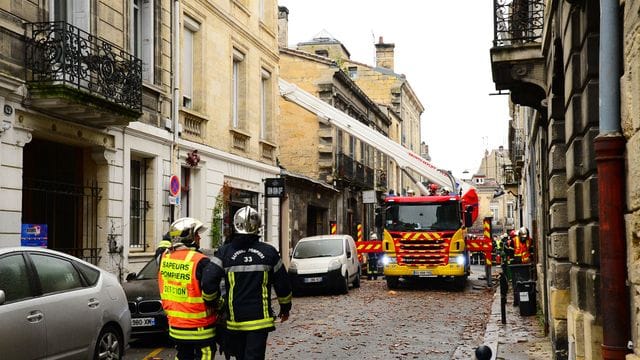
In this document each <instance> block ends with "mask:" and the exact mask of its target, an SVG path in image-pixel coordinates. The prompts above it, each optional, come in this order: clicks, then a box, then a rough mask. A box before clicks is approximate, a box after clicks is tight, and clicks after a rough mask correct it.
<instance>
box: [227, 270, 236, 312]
mask: <svg viewBox="0 0 640 360" xmlns="http://www.w3.org/2000/svg"><path fill="white" fill-rule="evenodd" d="M227 277H228V278H229V290H227V294H229V316H230V317H231V318H230V319H229V320H230V321H232V322H233V321H235V320H236V315H235V314H234V313H233V290H234V288H235V287H236V277H235V275H234V274H233V273H232V272H230V273H229V275H228V276H227Z"/></svg>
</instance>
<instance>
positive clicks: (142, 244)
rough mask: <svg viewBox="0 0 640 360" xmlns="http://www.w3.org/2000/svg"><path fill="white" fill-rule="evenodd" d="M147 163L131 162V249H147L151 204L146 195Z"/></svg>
mask: <svg viewBox="0 0 640 360" xmlns="http://www.w3.org/2000/svg"><path fill="white" fill-rule="evenodd" d="M145 169H146V161H144V160H142V161H141V160H131V209H130V215H129V247H131V248H140V249H142V250H145V249H146V245H147V241H146V231H145V230H146V218H147V211H148V210H149V202H148V201H147V199H146V193H145V184H146V177H145Z"/></svg>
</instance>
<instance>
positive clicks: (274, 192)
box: [264, 178, 285, 198]
mask: <svg viewBox="0 0 640 360" xmlns="http://www.w3.org/2000/svg"><path fill="white" fill-rule="evenodd" d="M284 193H285V187H284V179H283V178H269V179H264V196H265V197H268V198H279V197H283V196H284Z"/></svg>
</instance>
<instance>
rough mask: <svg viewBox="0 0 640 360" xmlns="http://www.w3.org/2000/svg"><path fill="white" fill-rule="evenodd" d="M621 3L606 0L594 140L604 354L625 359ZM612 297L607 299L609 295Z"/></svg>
mask: <svg viewBox="0 0 640 360" xmlns="http://www.w3.org/2000/svg"><path fill="white" fill-rule="evenodd" d="M619 21H620V3H619V1H618V0H600V53H599V57H600V59H599V62H600V65H599V66H600V69H599V76H600V79H599V97H600V99H599V100H600V108H599V116H600V118H599V130H600V134H599V135H598V136H597V137H596V139H595V141H594V148H595V155H596V166H597V171H598V217H599V227H600V230H599V237H600V239H599V241H600V299H601V300H600V306H601V309H602V322H603V324H602V326H603V329H602V332H603V341H602V357H603V359H605V360H609V359H611V360H623V359H624V358H625V355H626V354H627V353H629V349H628V348H627V343H628V342H629V340H630V320H629V316H630V310H629V288H628V286H627V269H626V265H627V257H626V253H627V251H626V239H625V236H626V231H625V223H624V217H623V216H624V208H625V180H626V178H625V161H624V151H625V146H626V141H625V138H624V136H623V135H622V133H621V128H620V119H621V116H620V74H621V71H620V70H621V69H620V64H621V62H622V61H621V60H622V59H620V53H621V52H620V46H621V44H620V24H619ZM605 299H606V300H605Z"/></svg>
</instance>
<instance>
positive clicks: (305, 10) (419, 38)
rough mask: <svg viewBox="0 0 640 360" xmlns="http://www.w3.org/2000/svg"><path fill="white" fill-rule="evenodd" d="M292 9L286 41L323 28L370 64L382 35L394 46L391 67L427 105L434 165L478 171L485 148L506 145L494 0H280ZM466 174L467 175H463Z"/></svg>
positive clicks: (425, 129)
mask: <svg viewBox="0 0 640 360" xmlns="http://www.w3.org/2000/svg"><path fill="white" fill-rule="evenodd" d="M278 4H279V5H280V6H286V7H287V8H288V9H289V46H290V47H295V45H296V44H297V43H299V42H303V41H308V40H311V39H312V38H313V37H314V36H315V35H316V34H318V33H319V32H320V31H322V30H323V29H324V30H326V31H328V32H329V33H330V34H331V35H333V37H334V38H336V39H337V40H339V41H340V42H342V44H343V45H344V46H345V47H346V48H347V50H349V52H350V53H351V59H352V60H355V61H358V62H362V63H365V64H370V65H375V47H374V44H375V43H376V42H378V38H379V37H380V36H382V37H383V38H384V42H385V43H394V44H395V69H394V70H395V72H396V73H399V74H404V75H406V77H407V80H408V81H409V83H410V85H411V87H412V88H413V90H414V91H415V92H416V94H417V95H418V98H419V99H420V102H422V105H423V106H424V107H425V111H424V113H422V117H421V120H422V140H423V141H425V142H426V143H427V144H429V152H430V154H431V162H432V163H433V164H434V165H435V166H437V167H439V168H444V169H449V170H451V171H453V173H454V175H456V176H457V177H461V176H462V172H463V171H464V170H469V171H470V172H471V173H475V172H476V171H477V170H478V167H479V166H480V162H481V160H482V157H483V156H484V151H485V149H489V150H491V149H495V148H498V146H500V145H503V146H504V147H505V148H507V147H508V144H507V126H508V120H509V109H508V97H507V96H504V95H502V96H489V94H490V93H495V92H496V91H495V86H494V84H493V81H492V79H491V62H490V57H489V49H490V47H491V42H492V40H493V15H492V9H493V2H492V1H491V0H459V1H438V0H341V1H337V0H278ZM464 177H467V176H466V175H465V176H464Z"/></svg>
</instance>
